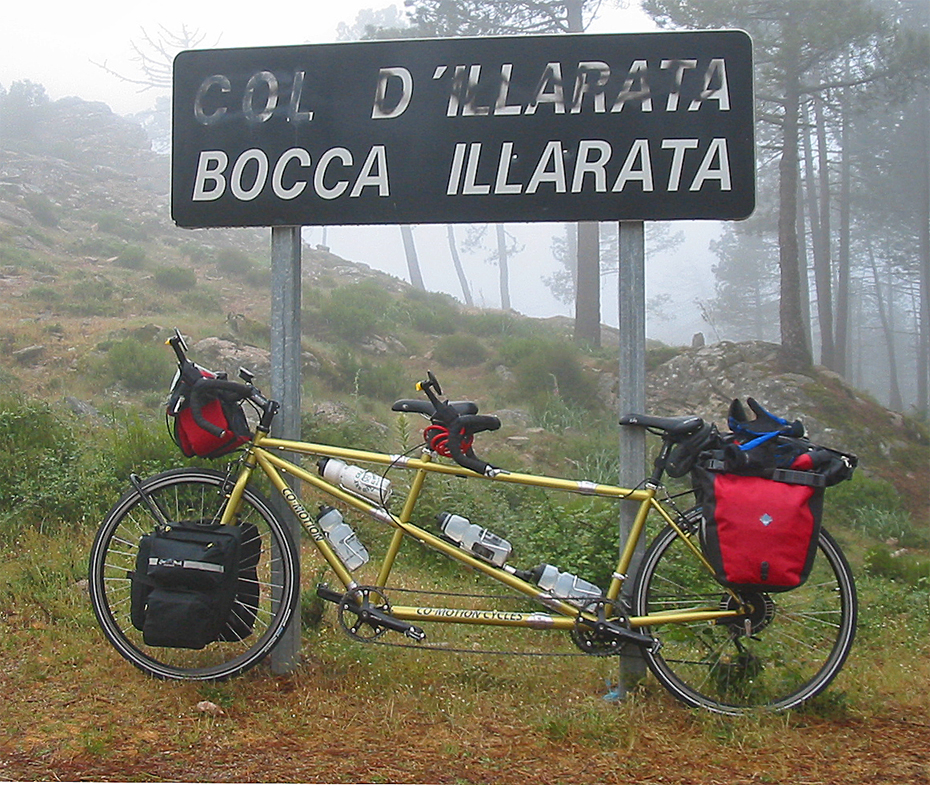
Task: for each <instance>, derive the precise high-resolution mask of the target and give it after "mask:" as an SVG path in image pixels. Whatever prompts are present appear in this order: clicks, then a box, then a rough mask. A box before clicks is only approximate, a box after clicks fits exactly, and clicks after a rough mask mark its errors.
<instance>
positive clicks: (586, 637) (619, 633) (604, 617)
mask: <svg viewBox="0 0 930 785" xmlns="http://www.w3.org/2000/svg"><path fill="white" fill-rule="evenodd" d="M619 606H620V602H619V601H612V600H607V599H599V600H592V601H591V602H589V603H587V604H586V605H585V606H584V607H583V608H582V609H581V611H580V612H579V613H578V616H577V618H576V619H575V626H574V627H572V632H571V636H572V641H574V643H575V645H576V646H577V647H578V648H579V649H581V650H582V651H583V652H584V653H585V654H592V655H594V656H595V657H609V656H612V655H616V654H619V653H620V652H621V650H622V649H623V646H624V645H625V644H627V643H635V644H636V645H637V646H644V647H646V648H648V649H652V650H653V651H655V650H656V649H657V648H658V646H659V642H658V641H657V640H656V639H655V638H652V637H651V636H649V635H643V634H642V633H640V632H636V631H634V630H632V629H630V628H629V627H628V626H627V623H626V618H625V616H624V615H623V613H622V609H621V608H620V607H619ZM592 616H593V617H594V618H591V617H592Z"/></svg>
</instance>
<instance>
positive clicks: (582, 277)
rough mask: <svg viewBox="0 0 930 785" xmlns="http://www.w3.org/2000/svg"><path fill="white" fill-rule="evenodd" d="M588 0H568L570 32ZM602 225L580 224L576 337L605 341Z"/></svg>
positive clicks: (579, 26) (578, 26)
mask: <svg viewBox="0 0 930 785" xmlns="http://www.w3.org/2000/svg"><path fill="white" fill-rule="evenodd" d="M583 9H584V0H565V18H566V22H567V25H568V32H570V33H583V32H584V19H583V17H582V11H583ZM598 243H599V237H598V226H597V224H596V223H594V222H591V221H586V222H581V223H579V224H578V245H577V248H578V257H577V260H576V263H575V269H576V271H577V275H576V278H575V340H576V341H578V342H579V343H586V344H588V345H590V346H600V345H601V254H600V247H599V245H598Z"/></svg>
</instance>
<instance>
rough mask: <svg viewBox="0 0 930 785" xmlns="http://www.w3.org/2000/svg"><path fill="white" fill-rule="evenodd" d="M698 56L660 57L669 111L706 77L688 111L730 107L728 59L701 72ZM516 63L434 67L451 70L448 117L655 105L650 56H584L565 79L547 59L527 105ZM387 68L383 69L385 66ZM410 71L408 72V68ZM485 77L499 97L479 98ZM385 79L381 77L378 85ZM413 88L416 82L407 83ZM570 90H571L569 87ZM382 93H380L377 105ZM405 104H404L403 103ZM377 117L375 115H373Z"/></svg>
mask: <svg viewBox="0 0 930 785" xmlns="http://www.w3.org/2000/svg"><path fill="white" fill-rule="evenodd" d="M698 65H699V63H698V61H697V60H695V59H663V60H660V61H659V68H660V70H662V71H669V72H671V85H670V86H669V87H668V94H667V96H666V98H665V103H664V104H663V105H660V108H661V109H664V111H666V112H677V111H679V108H680V107H679V103H680V97H681V92H682V88H683V86H684V85H685V83H686V82H688V83H689V84H691V85H692V87H691V94H692V95H693V94H694V92H695V91H696V89H697V85H695V84H694V83H693V80H695V79H702V80H703V81H702V83H701V84H702V88H701V90H700V92H699V93H698V97H697V98H695V99H693V100H692V101H690V102H689V103H688V106H687V111H689V112H694V111H697V110H698V109H700V108H701V105H702V104H703V102H705V101H716V102H717V108H718V109H719V111H721V112H727V111H729V110H730V91H729V86H728V84H727V71H726V62H725V61H724V59H723V58H712V59H710V60H709V61H708V62H707V64H706V67H705V69H704V71H703V72H700V71H699V69H698ZM513 69H514V66H513V63H502V64H501V65H500V67H499V69H498V70H497V71H490V72H489V70H488V69H487V68H484V77H482V66H481V65H478V64H471V65H456V66H454V67H453V68H452V70H451V72H450V70H449V66H447V65H439V66H436V68H435V69H434V71H433V77H432V78H433V79H434V80H438V79H442V78H443V77H444V76H446V74H449V73H451V75H452V80H451V84H450V89H449V99H448V102H447V104H446V116H447V117H501V116H505V117H512V116H514V115H530V116H532V115H535V114H536V113H537V111H541V107H543V106H545V105H551V107H552V108H551V111H552V113H553V114H566V113H570V114H580V113H581V112H582V111H593V112H594V113H595V114H605V113H608V112H610V113H616V112H622V111H623V109H624V107H625V106H626V105H627V104H629V103H634V102H636V103H638V104H639V108H640V111H642V112H652V111H653V110H654V108H655V107H654V106H653V100H652V99H653V97H654V90H653V86H652V85H651V84H650V79H649V61H648V60H633V61H632V62H631V63H630V66H629V68H627V69H626V70H625V71H619V72H617V71H612V70H611V67H610V65H609V64H607V63H605V62H603V61H601V60H582V61H580V62H579V63H578V64H577V66H574V69H575V77H574V80H573V82H572V81H570V82H568V83H566V81H565V79H564V78H563V72H565V73H567V72H568V71H567V67H566V65H565V64H563V63H560V62H555V61H554V62H549V63H546V65H545V67H544V68H543V70H542V73H541V74H540V75H539V78H538V79H537V81H536V87H535V88H534V89H533V90H532V92H531V93H529V95H528V100H526V102H525V104H518V103H511V95H510V92H511V84H512V83H513ZM385 70H388V69H382V71H385ZM408 76H409V73H408ZM482 79H484V80H485V81H489V82H490V83H491V85H490V86H491V87H492V88H493V87H494V85H495V84H496V86H497V94H496V99H495V101H494V103H493V105H491V104H481V103H478V98H477V95H478V89H479V87H481V86H482ZM380 84H381V83H380V82H379V85H380ZM409 89H410V92H411V93H412V91H413V85H412V82H411V83H410V85H409ZM569 91H570V92H569ZM378 101H379V98H378V96H377V95H376V100H375V103H376V108H377V104H378ZM404 108H406V106H405V107H404ZM373 116H374V115H373Z"/></svg>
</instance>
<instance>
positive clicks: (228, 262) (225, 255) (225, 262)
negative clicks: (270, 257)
mask: <svg viewBox="0 0 930 785" xmlns="http://www.w3.org/2000/svg"><path fill="white" fill-rule="evenodd" d="M254 266H255V262H253V261H252V257H250V256H249V255H248V254H247V253H246V252H245V251H240V250H239V249H238V248H221V249H220V250H219V251H217V254H216V269H217V270H218V271H219V272H221V273H223V274H225V275H240V276H241V275H246V274H248V273H249V272H251V271H252V268H253V267H254Z"/></svg>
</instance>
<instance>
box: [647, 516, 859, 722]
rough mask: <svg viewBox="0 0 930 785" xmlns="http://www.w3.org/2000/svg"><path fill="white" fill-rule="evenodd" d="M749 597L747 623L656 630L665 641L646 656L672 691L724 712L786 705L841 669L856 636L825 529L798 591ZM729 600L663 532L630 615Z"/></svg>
mask: <svg viewBox="0 0 930 785" xmlns="http://www.w3.org/2000/svg"><path fill="white" fill-rule="evenodd" d="M748 600H749V602H750V604H751V605H752V606H753V610H752V612H751V613H750V614H748V615H747V617H746V618H745V619H738V620H735V621H731V622H728V623H724V624H717V625H714V624H710V623H707V622H700V623H695V624H693V625H672V624H669V625H664V626H657V627H655V628H654V629H653V630H652V633H653V634H655V635H657V636H658V637H659V638H660V640H661V641H662V644H663V645H662V648H661V649H660V651H659V652H646V659H647V662H648V664H649V666H650V668H651V669H652V671H653V673H654V674H655V675H656V676H657V678H658V679H659V680H660V681H661V682H662V683H663V685H664V686H666V687H667V688H668V689H669V690H670V691H671V692H672V693H673V694H674V695H675V696H676V697H678V698H680V699H681V700H683V701H685V702H686V703H688V704H690V705H692V706H702V707H704V708H708V709H710V710H712V711H717V712H721V713H726V714H741V713H744V712H746V711H748V710H751V709H754V708H768V709H774V710H784V709H788V708H791V707H793V706H796V705H798V704H800V703H802V702H803V701H806V700H809V699H810V698H812V697H814V696H815V695H817V694H818V693H819V692H821V691H822V690H823V689H825V688H826V686H827V685H828V684H829V683H830V681H831V680H832V679H833V678H834V677H835V676H836V674H837V673H838V672H839V670H840V668H841V667H842V665H843V662H844V661H845V659H846V656H847V654H848V653H849V649H850V647H851V645H852V640H853V636H854V633H855V615H856V613H855V587H854V585H853V582H852V576H851V574H850V572H849V568H848V566H847V565H846V563H845V560H844V559H843V557H842V554H841V553H840V551H839V549H838V547H837V546H836V544H835V543H834V542H833V540H832V538H830V537H829V535H827V534H826V532H823V533H822V534H821V538H820V542H819V548H818V553H817V558H816V560H815V562H814V566H813V569H812V571H811V575H810V577H809V579H808V581H807V582H806V583H805V584H804V585H803V586H802V587H800V588H798V589H795V590H794V591H790V592H783V593H780V594H774V595H769V594H762V593H754V594H753V595H751V596H749V597H748ZM729 601H730V597H729V594H728V593H726V592H725V591H724V590H723V589H722V588H721V587H720V585H719V584H717V582H716V581H715V580H714V579H713V577H712V576H711V575H709V574H708V573H707V572H706V570H703V569H702V568H701V567H700V565H698V564H697V563H696V560H695V559H694V557H693V555H692V554H691V553H690V549H689V548H688V547H687V545H686V544H685V543H684V542H683V541H682V540H681V538H680V537H678V536H677V534H676V533H675V532H674V531H673V530H671V529H668V530H666V532H664V533H663V534H662V535H660V537H659V539H658V540H657V542H656V544H655V545H654V546H653V547H652V548H651V549H650V551H649V553H647V554H646V557H645V558H644V561H643V572H642V573H641V576H640V580H639V582H638V585H637V587H636V596H635V598H634V606H635V614H636V615H646V614H648V613H650V612H651V613H655V612H658V611H663V610H664V611H670V610H683V609H693V608H696V607H709V608H717V607H727V604H728V603H729ZM747 633H748V634H747Z"/></svg>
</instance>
